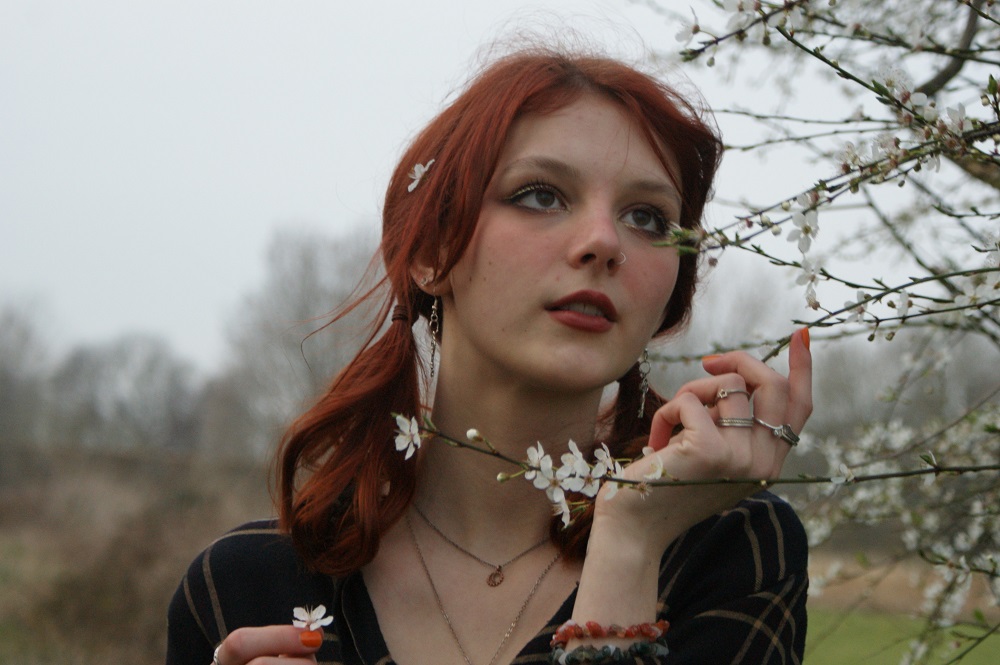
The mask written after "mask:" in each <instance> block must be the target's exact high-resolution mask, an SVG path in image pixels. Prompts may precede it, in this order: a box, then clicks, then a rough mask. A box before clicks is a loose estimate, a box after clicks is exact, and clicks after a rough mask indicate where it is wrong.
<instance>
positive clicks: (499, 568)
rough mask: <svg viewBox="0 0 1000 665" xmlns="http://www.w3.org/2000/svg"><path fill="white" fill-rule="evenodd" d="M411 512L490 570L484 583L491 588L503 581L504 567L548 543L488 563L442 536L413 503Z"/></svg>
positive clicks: (546, 540)
mask: <svg viewBox="0 0 1000 665" xmlns="http://www.w3.org/2000/svg"><path fill="white" fill-rule="evenodd" d="M413 510H415V511H416V513H417V515H419V516H420V519H422V520H423V521H424V524H426V525H427V526H429V527H430V528H431V529H433V530H434V533H436V534H437V535H439V536H441V538H443V539H444V540H445V542H447V543H448V544H449V545H451V546H452V547H454V548H455V549H457V550H458V551H459V552H461V553H462V554H465V555H466V556H469V557H472V558H473V559H475V560H476V561H478V562H479V563H481V564H483V565H484V566H486V567H487V568H490V569H491V570H492V571H493V572H491V573H490V574H489V575H488V576H487V577H486V583H487V584H489V585H490V586H492V587H496V586H500V585H501V584H502V583H503V579H504V578H503V569H504V566H509V565H510V564H512V563H514V562H515V561H517V560H518V559H520V558H521V557H523V556H524V555H526V554H530V553H531V552H534V551H535V550H537V549H538V548H539V547H541V546H542V545H544V544H545V543H547V542H549V537H548V536H545V538H542V539H541V540H539V541H538V542H537V543H535V544H534V545H532V546H531V547H529V548H528V549H526V550H524V551H523V552H521V553H520V554H518V555H517V556H515V557H513V558H512V559H508V560H507V561H504V562H503V563H499V564H498V563H490V562H489V561H486V560H485V559H482V558H480V557H478V556H476V555H475V554H473V553H472V552H470V551H469V550H467V549H465V548H464V547H462V546H461V545H459V544H458V543H456V542H455V541H454V540H452V539H451V538H449V537H448V536H446V535H445V534H444V532H443V531H441V529H439V528H437V527H436V526H434V523H433V522H431V521H430V519H429V518H428V517H427V515H424V513H423V511H421V510H420V509H419V508H417V504H415V503H414V504H413Z"/></svg>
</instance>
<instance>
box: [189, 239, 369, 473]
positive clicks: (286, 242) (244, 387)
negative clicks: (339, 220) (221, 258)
mask: <svg viewBox="0 0 1000 665" xmlns="http://www.w3.org/2000/svg"><path fill="white" fill-rule="evenodd" d="M373 251H374V241H371V240H369V239H368V238H366V237H365V235H363V233H362V232H357V233H356V234H354V235H351V236H348V237H343V238H332V237H329V236H325V235H323V234H322V233H321V232H318V231H311V230H303V229H292V230H288V229H286V230H282V231H280V232H278V233H276V234H275V236H274V238H273V239H272V240H271V243H270V245H269V247H268V250H267V272H266V275H265V278H264V283H263V284H262V285H261V287H260V289H259V290H257V291H256V292H254V293H252V294H250V295H249V296H247V297H246V298H245V299H244V301H243V304H242V306H241V308H240V311H239V312H238V314H237V316H236V317H235V318H234V320H233V323H232V325H231V328H230V330H231V332H230V343H231V352H232V357H231V360H230V363H229V365H228V368H227V369H226V370H225V372H224V375H223V376H222V377H220V378H219V379H218V380H216V381H215V382H213V384H212V385H211V386H210V388H209V393H208V397H209V399H208V401H207V403H206V412H205V418H206V420H205V429H204V430H203V432H202V437H201V438H202V440H203V445H204V446H205V447H206V448H208V449H211V450H215V451H229V452H236V451H240V450H242V451H243V452H247V451H249V452H252V453H253V454H257V455H260V454H264V453H266V452H268V451H270V449H271V448H272V446H273V443H274V440H275V438H276V436H277V435H278V433H279V432H280V431H281V429H282V428H283V427H284V425H286V424H287V422H288V421H289V419H290V418H291V417H293V416H294V415H295V414H296V413H298V412H299V411H301V410H302V408H303V407H304V406H305V404H306V403H307V402H308V401H309V400H311V399H312V398H314V397H315V396H316V395H317V394H318V393H319V391H320V390H321V389H322V388H323V387H324V386H325V385H326V384H327V383H328V382H329V381H330V379H331V378H332V377H333V375H334V374H335V373H336V371H337V370H339V369H340V368H341V367H343V366H344V365H345V364H346V363H347V361H348V360H349V359H350V358H351V357H352V356H353V354H354V352H355V351H356V349H357V347H358V346H359V345H360V339H359V338H358V335H360V334H361V332H362V328H361V326H362V325H363V320H364V317H363V313H359V315H358V316H352V317H349V318H348V319H346V320H343V321H340V322H338V323H337V324H335V325H332V326H326V325H325V323H326V322H327V321H328V320H329V318H328V317H329V315H330V313H331V312H332V311H333V310H335V309H336V308H337V307H338V306H340V305H341V304H343V303H344V302H345V301H346V300H347V299H348V297H349V296H350V294H351V293H352V292H353V291H354V289H355V287H356V286H357V284H358V282H359V279H360V278H361V277H362V275H364V274H365V272H366V269H367V268H368V266H369V263H370V261H371V258H372V254H373ZM237 423H238V425H237ZM230 424H233V425H237V426H236V427H230V426H229V425H230ZM234 433H235V434H236V436H235V437H234V436H233V434H234ZM237 439H242V440H237Z"/></svg>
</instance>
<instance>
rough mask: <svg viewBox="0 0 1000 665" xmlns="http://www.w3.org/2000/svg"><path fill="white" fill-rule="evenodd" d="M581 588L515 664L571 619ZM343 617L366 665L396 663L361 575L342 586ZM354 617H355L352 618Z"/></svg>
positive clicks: (557, 611) (349, 579)
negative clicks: (540, 638) (541, 638)
mask: <svg viewBox="0 0 1000 665" xmlns="http://www.w3.org/2000/svg"><path fill="white" fill-rule="evenodd" d="M578 588H579V586H578V585H577V586H574V587H573V590H572V591H570V594H569V596H567V597H566V600H564V601H563V602H562V604H561V605H559V608H558V609H557V610H556V611H555V614H553V615H552V617H550V618H549V620H548V621H547V622H546V623H545V625H544V626H542V627H541V629H540V630H539V631H538V632H537V633H535V634H534V635H533V636H532V637H531V639H529V640H528V641H527V642H526V643H525V644H524V646H522V647H521V649H520V651H518V653H517V656H515V660H517V659H519V658H521V657H522V656H526V655H533V654H532V653H525V650H526V649H527V648H528V647H529V646H530V645H531V644H532V643H533V642H534V641H535V640H537V639H538V638H539V637H541V636H544V635H546V634H547V633H552V632H553V631H554V630H555V628H556V627H557V626H559V625H560V624H562V623H564V622H565V621H566V620H568V619H569V618H570V615H571V614H572V611H573V604H574V602H575V601H576V592H577V589H578ZM340 602H341V613H342V615H343V617H344V622H345V623H346V624H347V625H346V628H347V632H348V633H349V635H350V638H349V639H351V640H353V646H354V649H355V652H356V653H357V654H358V655H359V656H360V657H361V661H362V663H364V664H365V665H375V664H376V663H377V664H378V665H391V664H394V663H395V662H396V661H395V660H394V659H393V657H392V654H390V653H389V647H388V646H386V643H385V638H384V637H383V636H382V628H381V626H379V623H378V615H377V614H376V612H375V605H374V603H372V598H371V595H370V594H369V593H368V587H367V585H365V580H364V576H363V575H361V573H360V571H359V572H356V573H354V574H352V575H351V576H350V577H348V578H347V579H346V580H344V582H343V586H342V589H341V601H340ZM352 615H353V616H352ZM340 639H341V642H342V643H343V642H345V641H346V640H347V639H348V635H343V634H342V635H340Z"/></svg>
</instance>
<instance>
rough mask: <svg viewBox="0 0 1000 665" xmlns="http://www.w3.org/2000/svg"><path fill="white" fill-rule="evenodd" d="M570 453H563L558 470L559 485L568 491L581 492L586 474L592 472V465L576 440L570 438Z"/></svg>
mask: <svg viewBox="0 0 1000 665" xmlns="http://www.w3.org/2000/svg"><path fill="white" fill-rule="evenodd" d="M569 450H570V452H568V453H563V456H562V458H561V459H562V466H560V467H559V470H558V471H556V477H557V478H558V479H559V485H560V487H562V489H563V490H565V491H567V492H580V491H582V490H583V486H584V483H585V482H586V481H585V478H586V476H588V475H589V474H590V465H589V464H587V460H585V459H583V453H581V452H580V449H579V448H578V447H577V445H576V442H575V441H573V440H572V439H570V442H569Z"/></svg>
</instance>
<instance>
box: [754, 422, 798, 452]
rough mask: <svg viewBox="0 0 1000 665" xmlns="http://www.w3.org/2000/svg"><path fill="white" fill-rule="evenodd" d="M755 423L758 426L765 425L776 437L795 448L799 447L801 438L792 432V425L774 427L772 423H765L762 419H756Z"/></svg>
mask: <svg viewBox="0 0 1000 665" xmlns="http://www.w3.org/2000/svg"><path fill="white" fill-rule="evenodd" d="M754 421H755V422H756V423H757V424H758V425H763V426H764V427H766V428H768V429H769V430H771V434H773V435H775V436H776V437H778V438H779V439H781V440H782V441H784V442H785V443H787V444H788V445H790V446H792V447H795V446H797V445H799V436H798V435H797V434H796V433H795V432H793V431H792V426H791V425H772V424H771V423H765V422H764V421H763V420H761V419H760V418H757V417H754Z"/></svg>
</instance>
